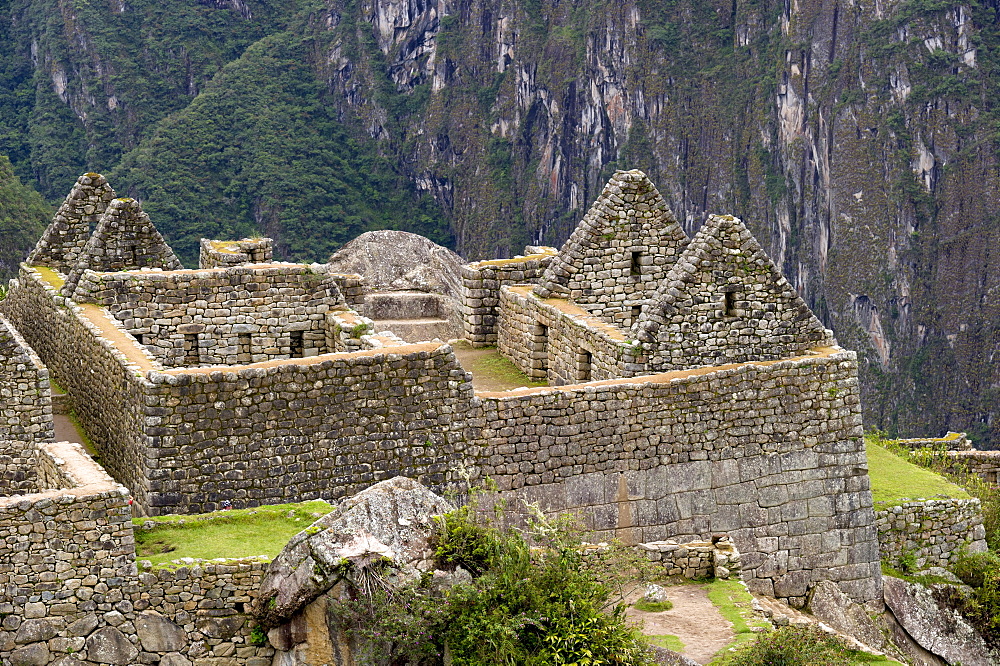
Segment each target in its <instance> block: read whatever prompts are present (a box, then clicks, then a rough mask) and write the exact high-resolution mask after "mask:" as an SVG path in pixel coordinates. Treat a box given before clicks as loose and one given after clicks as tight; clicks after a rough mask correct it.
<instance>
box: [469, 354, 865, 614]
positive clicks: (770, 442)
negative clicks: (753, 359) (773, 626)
mask: <svg viewBox="0 0 1000 666" xmlns="http://www.w3.org/2000/svg"><path fill="white" fill-rule="evenodd" d="M856 372H857V368H856V357H855V355H854V353H853V352H845V351H839V352H836V353H830V354H825V355H818V356H816V357H814V358H799V359H794V360H788V361H780V362H772V363H760V364H746V365H741V366H737V367H733V368H727V369H719V370H712V371H708V372H706V371H692V372H675V373H666V374H663V375H654V376H648V377H642V378H641V383H639V380H627V379H622V380H612V381H607V382H601V383H599V384H596V385H578V386H567V387H562V388H560V389H544V388H543V389H532V390H526V389H522V390H520V391H517V392H513V393H506V394H505V393H493V394H480V397H479V398H480V404H481V410H482V411H477V410H474V411H473V412H471V413H470V419H469V425H470V431H471V433H472V438H473V439H474V441H476V442H477V443H478V445H479V447H478V451H479V456H478V459H479V470H480V473H481V474H482V476H484V477H490V478H492V479H493V480H494V481H495V482H496V483H497V485H498V487H499V489H500V491H501V492H503V493H505V494H506V495H508V496H509V497H517V498H523V499H524V500H525V501H529V502H539V504H540V506H541V508H542V509H543V510H545V511H578V512H580V513H581V514H582V516H583V518H584V519H585V520H586V521H587V522H588V523H589V527H591V528H592V529H594V530H596V531H597V533H598V534H599V535H605V536H618V537H619V538H621V539H623V540H625V541H626V542H630V543H638V542H641V541H651V540H656V539H662V538H664V537H667V536H669V537H671V538H674V539H678V540H682V539H692V540H695V539H705V538H707V537H709V536H711V534H713V533H720V532H723V533H728V534H729V535H730V536H731V537H732V539H733V541H734V542H735V543H736V545H737V546H738V547H739V550H740V552H741V553H742V554H743V571H744V575H745V578H746V581H747V584H748V585H749V586H750V589H751V590H754V591H755V592H758V593H763V594H768V595H771V596H777V597H780V598H785V599H788V600H789V601H791V602H792V603H794V604H800V605H801V603H803V602H804V599H805V594H806V590H807V588H808V586H809V585H810V584H811V583H813V582H815V581H817V580H822V579H830V580H834V581H837V582H838V583H839V584H840V585H841V587H842V588H843V589H844V591H845V592H847V593H848V594H850V595H851V596H852V597H854V598H855V599H857V600H861V601H868V600H872V599H876V598H878V595H879V589H878V585H879V583H878V581H879V580H880V578H879V563H878V562H879V560H878V542H877V539H876V533H875V528H874V518H873V514H872V499H871V493H870V490H869V480H868V474H867V471H868V470H867V462H866V460H867V459H866V456H865V451H864V443H863V440H862V429H861V412H860V401H859V398H858V387H857V374H856Z"/></svg>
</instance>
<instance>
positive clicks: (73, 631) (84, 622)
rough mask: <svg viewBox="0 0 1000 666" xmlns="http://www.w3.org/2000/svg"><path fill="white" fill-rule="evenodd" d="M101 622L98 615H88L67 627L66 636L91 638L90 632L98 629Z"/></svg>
mask: <svg viewBox="0 0 1000 666" xmlns="http://www.w3.org/2000/svg"><path fill="white" fill-rule="evenodd" d="M98 623H99V620H98V619H97V616H96V615H87V616H84V617H81V618H80V619H79V620H77V621H75V622H73V623H72V624H71V625H69V626H68V627H66V634H67V635H69V636H89V635H90V632H92V631H93V630H94V629H97V625H98Z"/></svg>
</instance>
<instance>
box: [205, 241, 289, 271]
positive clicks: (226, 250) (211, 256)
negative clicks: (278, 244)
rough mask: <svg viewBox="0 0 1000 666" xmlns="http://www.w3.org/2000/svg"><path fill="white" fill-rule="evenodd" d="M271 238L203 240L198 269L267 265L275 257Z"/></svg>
mask: <svg viewBox="0 0 1000 666" xmlns="http://www.w3.org/2000/svg"><path fill="white" fill-rule="evenodd" d="M273 245H274V244H273V241H272V240H271V239H270V238H243V239H241V240H237V241H220V240H209V239H207V238H202V239H201V248H200V252H199V253H198V268H229V267H231V266H242V265H244V264H266V263H270V262H271V259H272V258H273V257H274V247H273Z"/></svg>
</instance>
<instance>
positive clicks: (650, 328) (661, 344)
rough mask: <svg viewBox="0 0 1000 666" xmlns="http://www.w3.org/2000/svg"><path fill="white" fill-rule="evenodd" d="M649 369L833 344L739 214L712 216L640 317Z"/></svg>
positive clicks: (788, 353) (767, 356)
mask: <svg viewBox="0 0 1000 666" xmlns="http://www.w3.org/2000/svg"><path fill="white" fill-rule="evenodd" d="M634 335H635V336H636V337H637V338H638V339H639V340H641V341H642V351H643V354H644V356H645V359H644V360H645V364H646V367H647V371H648V372H663V371H668V370H677V369H681V368H692V367H697V366H714V365H723V364H726V363H744V362H747V361H764V360H773V359H781V358H790V357H792V356H796V355H799V354H802V353H803V352H805V351H806V350H809V349H813V348H816V347H825V346H831V345H834V344H836V343H835V341H834V339H833V333H831V332H830V331H829V330H827V329H826V328H824V327H823V324H822V323H821V322H820V321H819V320H818V319H816V317H815V315H813V313H812V312H811V311H810V310H809V307H808V306H807V305H806V304H805V302H804V301H803V300H802V299H801V298H800V297H799V296H798V294H797V293H796V292H795V290H794V288H793V287H792V286H791V284H789V282H788V280H786V279H785V277H784V276H783V275H782V274H781V271H779V270H778V269H777V268H776V267H775V266H774V264H773V263H772V262H771V260H770V259H769V258H768V256H767V254H766V253H765V252H764V250H763V249H762V248H761V247H760V245H759V244H758V243H757V241H756V240H755V239H754V238H753V236H752V235H751V234H750V232H749V231H748V230H747V229H746V227H745V226H744V225H743V222H742V221H741V220H739V219H738V218H735V217H732V216H730V215H725V216H720V215H713V216H711V217H710V218H709V220H708V221H707V222H706V223H705V224H704V226H702V228H701V230H700V231H699V232H698V234H697V235H696V236H695V238H694V239H693V240H692V241H691V244H690V245H689V246H688V247H687V249H685V250H684V254H683V255H682V256H681V257H680V259H679V260H678V261H677V263H676V265H675V266H674V267H673V269H672V270H671V271H670V273H669V274H668V275H667V276H666V278H664V280H663V281H662V283H661V284H660V288H659V291H658V292H657V293H656V294H655V295H654V296H653V297H652V298H651V299H650V303H649V304H647V305H646V306H645V307H644V308H643V309H642V312H641V314H640V316H639V321H638V323H637V324H636V326H635V331H634Z"/></svg>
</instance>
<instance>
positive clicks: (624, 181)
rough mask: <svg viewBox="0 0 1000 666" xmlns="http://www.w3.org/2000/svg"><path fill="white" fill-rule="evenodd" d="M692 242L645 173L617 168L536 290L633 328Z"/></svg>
mask: <svg viewBox="0 0 1000 666" xmlns="http://www.w3.org/2000/svg"><path fill="white" fill-rule="evenodd" d="M687 243H688V237H687V235H686V234H685V233H684V230H683V229H682V228H681V226H680V224H679V223H678V222H677V219H676V218H675V217H674V215H673V213H671V212H670V210H669V209H668V208H667V205H666V202H664V200H663V197H661V196H660V193H659V192H658V191H657V190H656V187H655V186H654V185H653V184H652V183H651V182H650V181H649V179H648V178H647V177H646V175H645V174H644V173H643V172H641V171H638V170H633V171H617V172H615V174H614V176H612V177H611V180H609V181H608V183H607V185H605V186H604V190H603V191H602V192H601V195H600V196H599V197H598V198H597V200H596V201H595V202H594V204H593V205H592V206H591V207H590V210H588V211H587V213H586V215H584V217H583V219H582V220H581V221H580V223H579V224H578V225H577V227H576V229H574V230H573V233H572V234H571V235H570V237H569V239H568V240H567V241H566V243H565V244H564V245H563V246H562V249H560V251H559V254H558V255H556V257H555V259H553V260H552V263H551V264H549V267H548V268H547V269H546V270H545V273H544V274H543V275H542V277H541V279H540V280H539V281H538V286H537V287H536V289H535V293H536V294H538V295H539V296H540V297H542V298H548V297H550V296H553V297H556V298H564V299H568V300H571V301H573V302H574V303H576V304H577V305H580V306H582V307H583V308H585V309H586V310H588V311H589V312H591V313H593V314H595V315H597V316H599V317H602V318H603V319H605V320H606V321H608V322H609V323H613V324H616V325H617V326H620V327H627V326H631V325H632V324H633V323H635V321H636V319H637V312H638V309H639V308H641V307H642V306H643V305H644V304H645V301H646V300H647V299H648V298H650V297H651V296H652V295H653V294H654V293H655V292H656V290H657V288H658V287H659V285H660V283H661V282H662V281H663V279H664V277H665V276H666V275H667V273H668V271H669V270H670V269H671V267H672V266H673V265H674V263H675V262H676V261H677V258H678V257H679V256H680V253H681V251H682V250H683V249H684V247H685V246H686V245H687Z"/></svg>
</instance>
